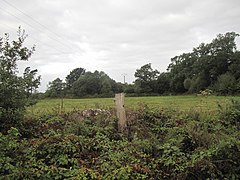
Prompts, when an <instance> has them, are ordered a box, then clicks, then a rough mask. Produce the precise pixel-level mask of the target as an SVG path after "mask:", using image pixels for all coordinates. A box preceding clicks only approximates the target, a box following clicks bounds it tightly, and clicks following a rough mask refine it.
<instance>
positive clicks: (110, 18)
mask: <svg viewBox="0 0 240 180" xmlns="http://www.w3.org/2000/svg"><path fill="white" fill-rule="evenodd" d="M8 2H9V3H11V4H13V5H15V6H16V7H17V8H19V9H21V10H22V11H23V12H25V13H26V14H28V15H29V16H31V17H32V18H34V19H35V20H36V21H38V22H40V23H41V24H43V25H44V26H46V27H47V28H48V29H45V28H43V27H41V26H39V25H38V24H36V23H35V22H33V21H31V19H29V18H27V17H25V16H24V15H23V14H21V13H20V12H18V11H16V10H14V8H12V7H9V6H8V5H7V4H5V3H4V2H0V5H2V7H4V8H7V9H8V10H9V11H10V12H11V13H14V14H16V15H17V16H18V17H19V18H20V19H24V20H27V21H28V22H29V23H30V24H31V25H32V26H33V27H34V28H32V27H29V25H27V24H25V23H23V22H22V23H21V21H19V20H17V19H16V18H14V17H11V16H9V15H7V14H6V13H4V12H2V11H1V9H0V15H1V21H2V22H3V23H2V25H1V30H0V32H1V34H2V33H3V31H9V32H11V33H12V32H14V27H15V29H17V26H18V25H19V24H21V25H22V26H23V28H25V29H26V31H27V33H28V34H29V40H30V42H28V44H29V45H31V44H36V46H37V52H36V53H35V54H34V55H33V57H32V59H31V60H30V61H29V63H30V64H31V65H32V66H34V67H36V68H38V69H39V72H40V73H42V81H43V83H42V87H41V90H44V89H45V88H46V84H47V82H48V81H52V80H53V79H54V78H56V77H60V78H62V79H64V77H65V76H66V75H67V74H68V73H69V71H71V70H72V69H73V68H76V67H83V68H86V69H87V70H95V69H97V70H102V71H105V72H106V73H108V74H109V75H110V76H111V77H112V78H114V79H115V80H117V81H122V80H123V77H122V74H123V73H127V74H128V76H127V80H128V82H132V81H133V80H134V77H133V75H134V72H135V70H136V68H140V67H141V66H142V65H144V64H146V63H152V66H153V67H154V68H157V69H159V70H160V71H164V70H166V68H167V66H168V64H169V63H170V58H171V57H174V56H176V55H179V53H182V52H188V51H191V50H192V48H193V47H195V46H198V45H199V43H201V42H209V41H211V40H212V39H213V38H215V36H216V34H218V33H225V32H227V31H236V32H237V31H239V29H240V25H239V23H238V20H239V18H240V11H239V9H240V1H238V0H228V1H224V0H202V1H193V0H178V1H174V0H88V1H84V0H79V1H75V0H68V1H63V0H36V1H31V0H24V1H17V0H10V1H8ZM4 24H7V25H8V26H9V27H7V26H4ZM49 29H50V30H51V31H49ZM49 36H50V37H52V38H54V39H57V40H58V41H61V42H62V43H63V44H64V45H63V44H61V43H59V42H58V41H56V40H54V39H52V38H50V37H49Z"/></svg>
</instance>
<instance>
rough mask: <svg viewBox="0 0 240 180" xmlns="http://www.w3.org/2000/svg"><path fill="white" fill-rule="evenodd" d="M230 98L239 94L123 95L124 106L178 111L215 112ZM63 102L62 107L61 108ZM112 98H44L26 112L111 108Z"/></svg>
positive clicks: (112, 105)
mask: <svg viewBox="0 0 240 180" xmlns="http://www.w3.org/2000/svg"><path fill="white" fill-rule="evenodd" d="M232 99H240V97H239V96H151V97H125V108H126V109H131V110H136V109H138V108H139V107H141V106H148V107H150V108H153V109H161V108H163V109H166V108H167V109H169V108H170V109H176V110H179V111H191V110H199V111H203V112H210V113H215V112H217V111H218V108H219V106H221V107H222V108H225V107H226V105H227V104H229V103H230V102H231V100H232ZM62 104H63V108H61V106H62ZM114 106H115V103H114V98H88V99H63V100H62V99H44V100H40V101H39V102H38V103H37V104H36V105H34V106H32V107H29V108H28V112H29V113H33V114H42V113H51V112H56V111H64V112H69V111H80V110H84V109H90V108H103V109H108V108H113V107H114Z"/></svg>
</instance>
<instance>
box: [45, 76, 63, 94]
mask: <svg viewBox="0 0 240 180" xmlns="http://www.w3.org/2000/svg"><path fill="white" fill-rule="evenodd" d="M64 88H65V83H64V82H63V81H62V80H61V79H60V78H56V79H55V80H53V81H52V82H49V86H48V89H47V91H46V96H48V97H51V98H60V97H62V96H63V91H64Z"/></svg>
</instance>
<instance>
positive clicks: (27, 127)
mask: <svg viewBox="0 0 240 180" xmlns="http://www.w3.org/2000/svg"><path fill="white" fill-rule="evenodd" d="M89 112H91V113H88V114H86V112H85V113H83V112H71V113H65V114H48V115H44V116H42V117H38V118H36V117H35V118H33V117H28V118H25V121H24V129H16V128H11V129H10V130H9V131H8V134H6V135H3V134H1V133H0V177H1V178H3V179H65V178H70V179H207V178H210V179H224V178H225V179H239V178H240V174H239V172H240V140H239V133H238V131H239V128H240V126H239V121H240V119H239V117H240V106H239V103H237V102H234V103H233V104H232V105H231V106H229V108H227V109H226V110H224V109H220V114H219V116H218V117H216V118H214V119H213V118H202V116H201V114H199V112H197V111H192V112H188V113H186V112H177V111H174V110H163V109H157V110H156V109H155V110H153V109H150V108H148V107H147V106H144V105H142V106H141V107H139V110H138V111H137V112H131V111H129V112H128V113H127V114H128V128H127V129H126V131H125V132H124V133H120V132H118V131H117V121H116V117H115V116H114V115H113V113H112V112H111V110H109V111H95V112H98V113H95V114H94V113H92V111H89ZM84 114H85V116H84Z"/></svg>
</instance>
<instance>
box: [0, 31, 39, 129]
mask: <svg viewBox="0 0 240 180" xmlns="http://www.w3.org/2000/svg"><path fill="white" fill-rule="evenodd" d="M17 35H18V36H17V37H18V38H17V40H14V41H12V42H10V39H9V35H8V34H5V37H4V38H0V131H4V130H7V129H8V128H9V127H10V126H15V125H19V124H20V122H21V120H22V118H23V113H24V110H25V107H26V105H27V104H28V103H27V94H28V90H29V78H26V76H23V77H21V76H19V75H18V74H17V73H18V67H17V62H18V61H27V60H29V58H30V57H31V55H32V54H33V52H34V50H35V48H34V47H32V48H30V49H29V48H27V47H25V46H24V44H23V43H24V41H25V39H26V37H27V35H26V34H25V31H24V30H21V28H19V30H18V34H17ZM35 75H36V72H34V73H33V72H32V79H31V81H32V80H33V79H34V76H35ZM38 85H39V81H38V83H36V84H31V88H37V87H38Z"/></svg>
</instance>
